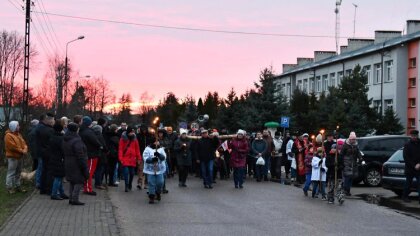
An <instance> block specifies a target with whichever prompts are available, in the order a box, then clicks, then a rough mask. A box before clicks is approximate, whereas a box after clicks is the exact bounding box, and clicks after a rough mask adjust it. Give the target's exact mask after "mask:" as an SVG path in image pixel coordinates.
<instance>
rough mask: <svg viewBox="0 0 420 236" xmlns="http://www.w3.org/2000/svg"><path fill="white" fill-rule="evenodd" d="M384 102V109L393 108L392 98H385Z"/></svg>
mask: <svg viewBox="0 0 420 236" xmlns="http://www.w3.org/2000/svg"><path fill="white" fill-rule="evenodd" d="M384 102H385V110H387V109H394V100H392V99H388V100H385V101H384Z"/></svg>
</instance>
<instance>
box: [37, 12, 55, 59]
mask: <svg viewBox="0 0 420 236" xmlns="http://www.w3.org/2000/svg"><path fill="white" fill-rule="evenodd" d="M34 16H35V19H36V21H37V22H38V23H39V25H40V26H41V30H42V32H43V33H44V36H45V38H46V39H47V43H48V45H49V46H50V47H51V49H52V51H57V50H58V49H57V48H58V47H57V44H55V46H54V45H53V43H55V42H54V41H53V43H51V40H50V37H49V35H48V33H47V31H46V30H45V28H44V26H43V24H42V22H41V20H39V18H38V15H37V14H34ZM54 48H55V49H54Z"/></svg>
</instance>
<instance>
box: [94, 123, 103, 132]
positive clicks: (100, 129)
mask: <svg viewBox="0 0 420 236" xmlns="http://www.w3.org/2000/svg"><path fill="white" fill-rule="evenodd" d="M92 129H93V131H95V132H98V133H102V126H100V125H95V126H93V127H92Z"/></svg>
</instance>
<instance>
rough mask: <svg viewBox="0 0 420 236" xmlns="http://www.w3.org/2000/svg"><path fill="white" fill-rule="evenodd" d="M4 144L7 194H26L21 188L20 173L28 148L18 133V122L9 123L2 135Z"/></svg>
mask: <svg viewBox="0 0 420 236" xmlns="http://www.w3.org/2000/svg"><path fill="white" fill-rule="evenodd" d="M4 144H5V151H6V158H7V175H6V188H7V192H8V193H9V194H13V193H15V192H26V190H25V189H23V188H22V187H21V183H20V173H21V171H22V165H23V158H24V156H25V155H26V154H27V153H28V146H27V145H26V142H25V140H24V139H23V137H22V135H21V134H20V133H19V122H17V121H10V123H9V129H8V130H7V131H6V134H5V135H4Z"/></svg>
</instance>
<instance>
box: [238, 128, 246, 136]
mask: <svg viewBox="0 0 420 236" xmlns="http://www.w3.org/2000/svg"><path fill="white" fill-rule="evenodd" d="M236 134H242V135H245V134H246V132H245V130H243V129H239V130H238V132H236Z"/></svg>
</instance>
